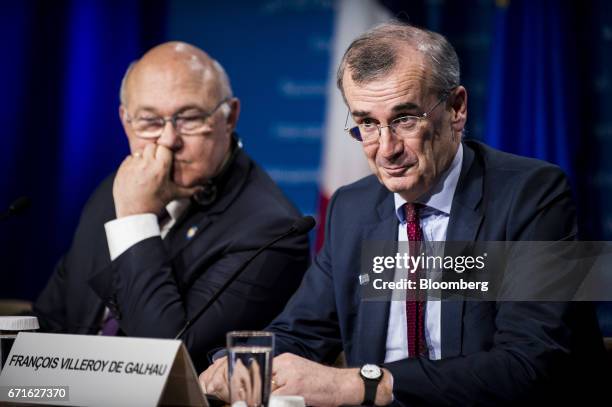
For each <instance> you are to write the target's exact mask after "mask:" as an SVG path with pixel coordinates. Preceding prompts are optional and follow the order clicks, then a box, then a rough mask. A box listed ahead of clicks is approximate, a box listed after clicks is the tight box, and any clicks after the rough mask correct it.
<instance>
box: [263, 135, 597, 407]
mask: <svg viewBox="0 0 612 407" xmlns="http://www.w3.org/2000/svg"><path fill="white" fill-rule="evenodd" d="M397 227H398V220H397V217H396V215H395V210H394V200H393V195H392V194H391V193H390V192H389V191H388V190H387V189H386V188H385V187H384V186H383V185H381V184H380V183H379V182H378V180H377V179H376V178H374V177H373V176H370V177H367V178H364V179H362V180H360V181H358V182H356V183H354V184H351V185H348V186H346V187H343V188H341V189H340V190H338V192H337V193H336V194H335V195H334V196H333V198H332V199H331V202H330V204H329V211H328V217H327V224H326V231H325V232H326V234H325V245H324V247H323V249H322V251H321V252H320V254H319V255H318V256H317V257H316V259H315V261H314V263H313V265H312V266H311V267H310V269H309V270H308V271H307V272H306V276H305V277H304V281H303V282H302V285H301V286H300V288H299V289H298V291H297V292H296V294H295V295H294V297H293V298H292V299H291V300H290V302H289V304H288V305H287V308H286V309H285V311H284V312H283V313H282V314H281V315H280V316H279V317H278V318H277V319H275V321H274V322H273V323H272V324H271V325H270V326H269V327H268V329H269V330H271V331H274V332H275V333H276V334H277V339H276V344H277V352H278V353H282V352H292V353H296V354H298V355H301V356H303V357H306V358H309V359H312V360H316V361H321V362H330V361H332V360H333V359H334V358H335V357H336V355H337V354H338V352H339V351H340V350H344V352H345V355H346V359H347V363H348V365H349V366H360V365H362V364H364V363H377V364H382V363H383V362H384V358H385V351H386V350H385V342H386V334H387V324H388V319H389V304H390V303H389V302H388V301H386V302H385V301H380V302H367V301H361V299H360V288H359V287H360V286H359V282H358V275H359V273H360V270H362V269H361V264H360V257H361V256H360V254H361V244H362V241H364V240H371V241H381V240H386V241H395V240H397ZM575 233H576V222H575V211H574V206H573V204H572V199H571V194H570V190H569V188H568V185H567V182H566V179H565V177H564V175H563V173H562V172H561V171H560V170H559V168H557V167H555V166H553V165H550V164H548V163H545V162H541V161H537V160H533V159H527V158H523V157H518V156H514V155H510V154H506V153H502V152H500V151H497V150H493V149H491V148H489V147H487V146H485V145H483V144H480V143H477V142H464V156H463V164H462V168H461V175H460V178H459V182H458V185H457V189H456V192H455V195H454V199H453V204H452V209H451V214H450V219H449V224H448V229H447V241H474V240H486V241H498V240H499V241H518V240H559V239H562V238H572V237H573V235H575ZM583 305H584V304H583ZM441 307H442V309H441V348H442V359H441V360H429V359H428V358H423V357H419V358H411V359H404V360H400V361H397V362H393V363H388V364H386V365H385V367H386V368H387V369H389V370H390V371H391V373H392V374H393V378H394V395H395V397H396V402H398V403H400V404H405V405H408V406H415V405H429V406H467V405H488V406H498V405H528V404H531V402H534V403H535V402H536V400H540V399H541V400H545V401H546V405H555V404H554V400H555V399H559V400H569V399H566V398H563V397H564V396H561V395H562V394H563V391H564V390H569V391H570V392H572V393H575V394H576V393H578V392H584V391H586V389H587V387H585V386H586V385H585V384H584V383H583V382H588V381H591V380H594V379H593V375H591V373H592V372H591V370H589V369H591V368H592V366H593V364H594V363H595V362H596V361H597V358H598V357H602V358H603V356H602V355H603V348H602V341H601V336H600V335H599V333H598V328H597V324H596V320H595V317H594V314H593V312H592V310H582V309H579V308H581V307H582V305H581V306H574V305H572V304H567V303H533V302H531V303H529V302H506V303H501V302H498V303H495V302H475V301H462V300H454V301H443V302H442V305H441ZM601 360H603V359H601ZM572 369H575V370H572ZM583 379H584V380H583ZM581 380H582V381H581ZM568 383H569V385H568ZM554 386H560V388H558V387H555V390H554V391H551V388H552V387H554ZM563 386H566V387H563ZM586 394H587V395H588V394H589V393H588V392H587V393H586ZM580 397H582V394H580ZM541 405H544V404H541ZM557 405H558V404H557Z"/></svg>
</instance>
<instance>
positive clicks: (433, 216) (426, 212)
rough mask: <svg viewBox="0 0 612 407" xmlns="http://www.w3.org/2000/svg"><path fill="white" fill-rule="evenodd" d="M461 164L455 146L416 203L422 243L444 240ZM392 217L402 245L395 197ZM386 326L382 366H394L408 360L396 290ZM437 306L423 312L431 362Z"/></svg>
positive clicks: (436, 353)
mask: <svg viewBox="0 0 612 407" xmlns="http://www.w3.org/2000/svg"><path fill="white" fill-rule="evenodd" d="M462 162H463V146H462V145H461V144H459V148H458V149H457V153H456V154H455V158H454V159H453V162H452V163H451V165H450V167H449V168H448V169H447V170H446V171H445V173H444V174H442V177H441V178H440V181H438V184H436V186H435V187H434V188H433V189H432V190H431V191H430V192H429V193H428V194H427V195H426V196H423V197H421V198H420V199H419V200H418V202H419V203H421V204H423V205H425V207H424V208H422V209H421V211H420V214H419V215H420V223H421V229H422V230H423V239H424V240H425V241H430V242H443V241H445V240H446V229H447V228H448V219H449V217H450V211H451V206H452V204H453V196H454V195H455V189H456V187H457V182H458V181H459V174H460V173H461V164H462ZM394 198H395V213H396V215H397V217H398V219H399V225H398V228H397V240H398V241H399V242H405V241H407V240H408V234H407V231H406V218H405V216H404V204H405V203H406V200H404V199H403V198H402V197H401V196H399V195H398V194H394ZM401 278H406V270H404V269H396V271H395V280H396V281H398V280H399V279H401ZM392 299H393V300H392V301H391V305H390V307H391V308H390V312H389V325H388V327H387V343H386V349H387V351H386V354H385V363H388V362H394V361H396V360H400V359H406V358H407V357H408V332H407V329H408V328H407V323H406V300H405V293H403V292H401V291H400V290H396V292H394V293H393V297H392ZM440 311H441V306H440V301H439V300H428V301H427V303H426V308H425V340H426V341H427V348H428V350H429V358H430V359H433V360H437V359H441V358H442V346H441V345H442V344H441V338H440V324H441V320H440V318H441V313H440Z"/></svg>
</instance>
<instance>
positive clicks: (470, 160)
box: [441, 143, 484, 358]
mask: <svg viewBox="0 0 612 407" xmlns="http://www.w3.org/2000/svg"><path fill="white" fill-rule="evenodd" d="M483 177H484V173H483V167H482V164H481V163H480V162H479V161H478V158H477V157H476V156H475V153H474V151H473V150H472V148H470V147H469V146H468V144H467V143H464V144H463V164H462V166H461V175H460V177H459V182H458V184H457V189H456V191H455V196H454V198H453V205H452V208H451V214H450V219H449V222H448V230H447V232H446V241H447V242H466V244H467V242H471V241H474V240H476V238H477V235H478V231H479V229H480V226H481V224H482V221H483V215H482V205H480V203H481V201H482V199H483V185H484V179H483ZM455 245H457V244H455ZM460 245H461V244H459V245H458V246H460ZM461 250H462V249H461V247H453V250H452V253H447V252H445V255H457V254H459V252H461ZM441 306H442V316H441V319H442V321H441V322H442V326H441V342H442V357H443V358H447V357H453V356H457V355H460V354H461V351H462V339H463V334H462V330H463V312H464V306H465V301H464V299H463V298H462V297H454V298H451V299H447V300H444V301H442V304H441Z"/></svg>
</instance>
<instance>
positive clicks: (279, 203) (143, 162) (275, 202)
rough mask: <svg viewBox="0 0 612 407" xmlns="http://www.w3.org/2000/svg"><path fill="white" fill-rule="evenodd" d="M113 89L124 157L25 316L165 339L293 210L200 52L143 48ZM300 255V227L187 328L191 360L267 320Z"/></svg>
mask: <svg viewBox="0 0 612 407" xmlns="http://www.w3.org/2000/svg"><path fill="white" fill-rule="evenodd" d="M120 96H121V106H120V107H119V116H120V119H121V122H122V123H123V127H124V129H125V133H126V135H127V139H128V142H129V147H130V150H131V154H130V155H129V156H127V158H126V159H125V160H124V161H123V163H122V164H121V165H120V166H119V168H118V170H117V171H116V173H114V174H112V175H111V176H109V177H108V178H107V179H106V180H105V181H104V182H103V183H102V184H101V186H100V187H99V188H98V189H97V190H96V191H95V192H94V194H93V196H92V197H91V198H90V199H89V202H88V203H87V205H86V207H85V209H84V211H83V214H82V216H81V222H80V224H79V226H78V229H77V231H76V234H75V237H74V241H73V243H72V247H71V248H70V250H69V251H68V253H67V254H66V255H65V256H64V257H63V258H62V259H61V260H60V262H59V263H58V265H57V267H56V270H55V272H54V273H53V275H52V276H51V279H50V281H49V283H48V285H47V287H46V288H45V289H44V291H43V292H42V294H41V295H40V297H39V298H38V301H36V303H35V305H34V311H35V313H36V314H37V315H38V316H39V317H40V321H41V327H42V329H43V330H46V331H53V332H68V333H80V334H97V333H99V332H102V333H103V334H109V335H115V334H120V335H129V336H146V337H157V338H171V337H174V336H175V335H176V334H177V333H178V332H179V331H180V330H181V327H182V326H183V325H184V324H185V323H186V321H187V320H189V319H190V318H192V317H193V316H194V314H195V313H197V311H198V310H199V309H200V308H201V307H202V305H203V304H204V303H205V302H207V301H208V300H209V299H210V298H211V297H212V296H213V295H214V293H215V291H216V290H217V289H218V288H220V287H221V286H222V285H223V284H224V283H225V282H226V281H227V280H228V279H229V278H230V276H231V275H232V273H233V272H234V271H235V270H236V269H237V268H238V267H239V266H240V265H241V264H242V263H243V262H244V261H245V260H246V259H247V258H249V257H250V256H251V255H252V254H253V253H254V252H255V251H256V250H257V249H258V248H259V247H260V246H262V245H263V244H264V243H266V242H267V241H269V240H270V239H272V238H274V237H276V236H278V235H280V234H281V233H283V232H285V231H287V230H288V229H289V228H290V227H291V225H292V224H293V222H294V221H295V219H297V218H299V217H300V214H299V212H298V211H297V210H296V209H295V208H294V207H293V205H292V204H291V203H290V202H289V201H288V199H287V198H286V197H285V196H284V195H283V193H282V192H281V191H280V190H279V189H278V187H277V186H276V185H275V184H274V182H273V181H272V180H271V179H270V178H269V177H268V175H267V174H265V172H264V171H263V170H262V169H261V168H260V167H259V166H258V165H257V164H255V163H254V162H253V161H252V160H251V158H249V156H248V155H247V154H246V153H245V152H244V150H243V149H242V147H241V143H240V142H239V140H238V138H237V135H236V133H235V132H234V129H235V127H236V123H237V120H238V115H239V112H240V103H239V100H238V99H237V98H235V97H234V96H233V95H232V89H231V86H230V82H229V79H228V77H227V75H226V74H225V71H224V69H223V68H222V67H221V65H220V64H219V63H218V62H217V61H215V60H214V59H212V58H210V57H209V56H208V55H207V54H206V53H204V52H203V51H202V50H200V49H198V48H196V47H194V46H192V45H189V44H186V43H181V42H170V43H165V44H162V45H159V46H157V47H155V48H153V49H151V50H150V51H149V52H147V53H146V54H145V55H144V56H143V57H142V58H141V59H140V60H138V61H137V62H135V63H133V64H132V65H131V66H130V68H129V69H128V71H127V73H126V75H125V78H124V80H123V82H122V86H121V94H120ZM92 159H96V158H95V157H92ZM308 262H309V251H308V241H307V238H306V237H305V236H297V237H296V236H294V237H291V238H287V239H284V240H283V241H281V242H279V243H278V244H276V245H275V246H273V247H272V248H271V249H269V250H267V251H265V252H264V253H263V254H262V255H261V256H259V257H258V258H257V259H256V260H255V261H254V262H252V263H251V264H250V265H249V266H248V268H247V269H246V270H245V271H244V273H243V274H242V275H241V277H240V278H239V279H238V280H236V281H235V282H234V284H233V285H232V286H231V287H230V289H228V290H227V291H226V292H225V293H224V294H223V295H222V296H221V297H220V298H219V299H218V301H217V302H215V303H214V304H213V306H212V308H210V309H209V310H208V312H207V313H205V314H204V315H203V317H202V318H201V319H199V320H198V321H197V323H195V324H194V325H193V326H192V327H191V329H190V330H189V331H188V332H187V334H186V336H185V337H184V340H185V343H186V345H187V347H188V349H189V351H190V353H191V356H192V358H193V359H194V362H195V364H196V366H198V367H200V368H204V367H205V366H206V365H207V357H206V353H207V352H208V351H209V350H210V349H211V348H215V347H218V346H221V345H223V343H224V338H225V333H226V332H227V331H229V330H234V329H261V328H263V327H264V326H265V325H266V324H267V323H269V322H270V321H271V319H272V318H274V317H275V316H276V315H277V314H278V313H279V312H280V311H281V310H282V309H283V307H284V305H285V303H286V301H287V300H288V298H289V297H290V295H291V294H292V293H293V291H295V289H296V288H297V286H298V285H299V283H300V281H301V279H302V276H303V272H304V270H305V269H306V267H307V265H308Z"/></svg>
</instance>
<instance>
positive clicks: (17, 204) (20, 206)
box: [0, 196, 30, 220]
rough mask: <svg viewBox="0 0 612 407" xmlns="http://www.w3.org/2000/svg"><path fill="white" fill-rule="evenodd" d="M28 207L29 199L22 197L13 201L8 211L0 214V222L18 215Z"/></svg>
mask: <svg viewBox="0 0 612 407" xmlns="http://www.w3.org/2000/svg"><path fill="white" fill-rule="evenodd" d="M29 207H30V198H28V197H27V196H22V197H19V198H17V199H15V200H14V201H13V203H12V204H10V205H9V207H8V209H7V210H6V211H4V212H2V213H1V214H0V220H4V219H8V218H10V217H11V216H14V215H19V214H20V213H21V212H23V211H25V210H26V209H28V208H29Z"/></svg>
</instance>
